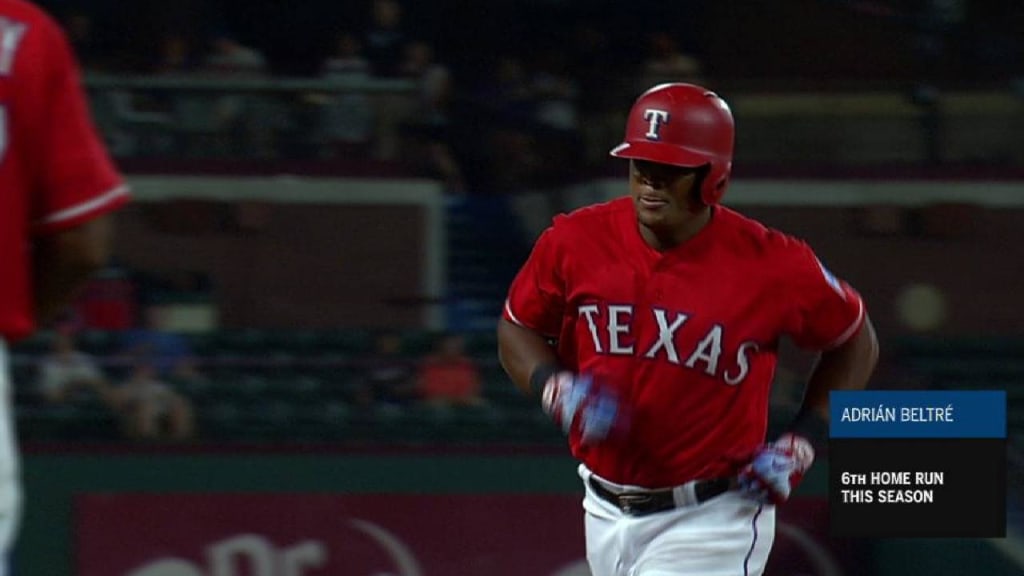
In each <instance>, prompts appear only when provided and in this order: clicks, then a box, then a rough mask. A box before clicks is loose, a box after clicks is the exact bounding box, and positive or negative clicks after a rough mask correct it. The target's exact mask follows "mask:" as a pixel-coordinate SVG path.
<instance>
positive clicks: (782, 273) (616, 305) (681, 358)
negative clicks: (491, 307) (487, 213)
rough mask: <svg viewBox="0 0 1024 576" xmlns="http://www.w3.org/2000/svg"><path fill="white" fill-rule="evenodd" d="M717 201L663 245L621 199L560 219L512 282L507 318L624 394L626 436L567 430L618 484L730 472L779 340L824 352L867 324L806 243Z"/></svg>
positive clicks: (588, 459)
mask: <svg viewBox="0 0 1024 576" xmlns="http://www.w3.org/2000/svg"><path fill="white" fill-rule="evenodd" d="M712 210H713V214H712V218H711V220H710V222H709V223H708V224H707V225H706V226H705V227H704V228H703V229H702V230H701V231H700V232H698V233H697V235H696V236H694V237H693V238H691V239H690V240H688V241H687V242H685V243H683V244H682V245H680V246H678V247H676V248H674V249H672V250H669V251H666V252H658V251H656V250H654V249H653V248H650V247H649V246H648V245H647V244H646V243H645V242H644V240H643V238H642V237H641V235H640V231H639V229H638V224H637V219H636V212H635V211H634V208H633V203H632V201H631V199H630V198H628V197H625V198H622V199H619V200H615V201H612V202H608V203H605V204H599V205H596V206H591V207H588V208H584V209H581V210H578V211H576V212H574V213H572V214H570V215H568V216H559V217H557V218H556V219H555V221H554V224H553V225H552V226H551V227H550V228H548V229H547V230H546V231H545V232H544V234H543V235H542V236H541V237H540V238H539V239H538V241H537V243H536V245H535V246H534V250H533V253H532V254H531V255H530V258H529V260H528V261H527V262H526V264H525V265H524V267H523V268H522V270H520V272H519V274H518V275H517V276H516V279H515V280H514V281H513V283H512V286H511V288H510V291H509V298H508V301H507V303H506V306H505V318H506V319H508V320H510V321H512V322H515V323H517V324H520V325H522V326H525V327H527V328H530V329H533V330H535V331H537V332H540V333H542V334H544V335H547V336H550V337H552V338H556V339H557V340H558V357H559V360H560V362H561V363H562V364H563V365H564V366H565V367H566V368H568V369H571V370H576V371H580V372H587V373H591V374H593V375H594V378H595V380H596V381H597V382H600V383H603V384H604V385H608V386H611V387H613V388H614V389H616V390H617V392H618V394H619V396H620V398H621V399H622V404H623V406H624V407H625V409H626V410H627V411H628V413H629V415H630V419H629V427H628V429H627V431H626V433H625V434H624V436H622V437H621V438H618V439H615V438H612V439H610V440H608V441H606V442H604V443H599V444H596V445H592V446H581V445H580V442H579V437H578V434H574V435H573V436H571V437H570V443H571V446H572V451H573V454H574V456H576V458H577V459H579V460H580V461H582V462H583V463H584V464H586V465H587V467H589V468H590V469H591V470H592V471H593V472H595V473H597V474H598V475H600V476H603V477H604V478H607V479H609V480H612V481H614V482H618V483H621V484H632V485H637V486H644V487H649V488H657V487H663V486H674V485H679V484H682V483H684V482H687V481H689V480H692V479H695V478H708V477H715V476H724V475H728V474H732V473H734V472H735V470H736V467H738V466H739V465H742V464H744V463H745V462H746V460H744V459H747V458H749V456H750V454H751V453H752V452H753V451H754V450H755V449H756V448H757V447H758V446H759V445H760V444H762V443H763V442H764V440H765V438H764V436H765V432H766V428H767V418H768V416H767V415H768V398H769V388H770V385H771V382H772V377H773V375H774V371H775V364H776V359H777V349H778V343H779V339H780V337H782V336H788V337H790V338H791V339H792V340H793V341H794V342H795V343H796V344H798V345H800V346H802V347H805V348H810V349H818V350H823V349H828V348H831V347H834V346H838V345H839V344H841V343H843V342H844V341H845V340H846V339H848V338H849V337H850V336H851V335H853V334H855V333H856V331H857V329H858V328H859V327H860V325H861V323H862V322H863V319H864V307H863V303H862V301H861V298H860V296H859V295H858V294H857V293H856V292H855V291H854V290H853V289H852V288H850V286H848V285H847V284H846V283H844V282H842V281H840V280H837V279H836V278H835V277H833V276H832V275H831V274H830V273H829V272H828V271H827V270H826V269H825V268H824V267H823V266H822V265H821V263H820V262H819V261H818V259H817V258H816V257H815V255H814V253H813V252H812V250H811V249H810V248H809V247H808V246H807V245H806V244H805V243H803V242H801V241H799V240H797V239H794V238H792V237H790V236H787V235H785V234H782V233H780V232H777V231H774V230H771V229H768V228H766V227H764V226H762V225H761V224H759V223H757V222H755V221H753V220H750V219H748V218H745V217H744V216H741V215H740V214H737V213H736V212H733V211H731V210H729V209H727V208H724V207H721V206H714V207H712ZM734 458H735V460H734Z"/></svg>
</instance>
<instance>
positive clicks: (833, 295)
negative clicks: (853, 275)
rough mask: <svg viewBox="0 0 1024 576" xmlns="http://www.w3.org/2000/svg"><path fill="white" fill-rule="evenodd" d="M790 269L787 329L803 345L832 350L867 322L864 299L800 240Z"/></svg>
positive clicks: (794, 339) (798, 344)
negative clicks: (789, 306) (830, 270)
mask: <svg viewBox="0 0 1024 576" xmlns="http://www.w3.org/2000/svg"><path fill="white" fill-rule="evenodd" d="M794 256H795V262H794V265H793V267H792V268H791V269H790V270H789V273H790V278H789V281H790V282H789V287H788V290H787V292H788V295H787V299H788V300H789V301H790V303H791V308H790V312H789V315H788V318H787V326H786V332H787V334H788V335H789V337H790V338H791V339H792V340H793V342H794V343H795V344H796V345H797V346H800V347H801V348H806V349H811V350H830V349H832V348H836V347H838V346H840V345H842V344H843V343H845V342H846V341H847V340H849V339H850V337H851V336H853V335H854V334H856V333H857V331H858V330H859V329H860V327H861V325H862V324H863V323H864V315H865V310H864V301H863V300H862V298H861V296H860V294H858V293H857V291H856V290H854V289H853V288H852V287H851V286H850V285H849V284H847V283H846V282H844V281H843V280H840V279H839V278H836V277H835V276H834V275H833V274H832V273H831V272H829V270H828V269H827V268H826V267H825V266H824V264H822V263H821V261H820V260H819V259H818V258H817V256H815V254H814V252H813V251H812V250H811V249H810V247H808V246H807V245H806V244H803V243H799V244H798V250H797V252H796V254H794Z"/></svg>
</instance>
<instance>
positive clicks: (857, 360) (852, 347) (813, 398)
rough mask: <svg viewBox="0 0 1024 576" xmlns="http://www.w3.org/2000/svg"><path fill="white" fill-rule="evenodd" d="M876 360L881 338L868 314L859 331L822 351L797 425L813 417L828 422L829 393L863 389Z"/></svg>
mask: <svg viewBox="0 0 1024 576" xmlns="http://www.w3.org/2000/svg"><path fill="white" fill-rule="evenodd" d="M877 363H878V339H877V337H876V336H875V328H874V326H872V324H871V320H870V319H869V318H867V317H865V318H864V325H863V326H862V327H861V329H860V330H859V331H858V332H857V334H855V335H854V336H853V337H851V338H850V339H849V340H848V341H846V342H845V343H844V344H843V345H842V346H839V347H838V348H835V349H834V350H829V351H827V352H824V353H822V355H821V358H820V359H819V360H818V363H817V364H816V365H815V367H814V371H813V372H812V373H811V378H810V380H809V381H808V383H807V391H806V393H805V394H804V401H803V405H802V406H801V408H800V412H799V414H798V416H797V419H796V420H795V421H794V427H796V428H799V427H801V426H803V425H809V424H808V423H807V421H808V420H812V419H816V420H819V421H820V422H828V419H829V414H828V401H829V392H831V391H832V390H860V389H863V388H864V387H866V386H867V384H868V380H870V378H871V374H872V373H873V372H874V370H875V365H876V364H877Z"/></svg>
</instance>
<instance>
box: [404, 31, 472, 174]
mask: <svg viewBox="0 0 1024 576" xmlns="http://www.w3.org/2000/svg"><path fill="white" fill-rule="evenodd" d="M401 73H402V75H403V76H404V77H406V78H409V79H411V80H414V81H415V82H416V84H417V95H416V103H415V108H414V109H413V110H412V114H411V118H410V121H409V122H408V123H407V124H406V125H405V126H404V136H405V141H404V144H405V147H406V150H405V153H404V154H403V157H404V158H406V159H407V161H410V162H411V163H412V164H413V165H414V166H416V167H417V168H419V169H420V171H422V172H424V173H425V174H426V175H427V176H428V177H431V178H436V179H438V180H441V181H442V182H444V185H445V191H446V192H449V193H455V194H460V193H462V192H464V191H465V178H464V177H463V172H462V167H461V166H460V163H459V161H458V160H457V159H456V157H455V154H454V152H453V151H452V148H451V145H450V143H449V137H450V128H451V127H450V121H451V118H450V110H449V108H450V106H451V103H452V99H453V91H454V86H453V83H452V77H451V72H450V71H449V70H448V67H447V66H445V65H443V64H440V63H438V62H436V61H435V60H434V48H433V46H431V45H430V44H428V43H426V42H413V43H411V44H409V45H408V46H407V47H406V51H405V60H404V61H403V62H402V65H401Z"/></svg>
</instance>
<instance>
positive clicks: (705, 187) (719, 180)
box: [700, 162, 731, 205]
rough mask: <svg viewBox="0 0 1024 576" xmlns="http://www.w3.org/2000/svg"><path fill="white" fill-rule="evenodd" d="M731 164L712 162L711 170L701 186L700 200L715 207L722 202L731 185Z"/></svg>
mask: <svg viewBox="0 0 1024 576" xmlns="http://www.w3.org/2000/svg"><path fill="white" fill-rule="evenodd" d="M729 164H731V163H726V164H723V163H720V162H712V163H711V170H710V171H709V173H708V174H707V176H706V177H705V178H704V182H703V183H702V184H701V190H700V198H701V200H703V201H704V203H705V204H708V205H713V204H718V203H719V202H721V201H722V196H725V189H726V188H727V187H728V185H729Z"/></svg>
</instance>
